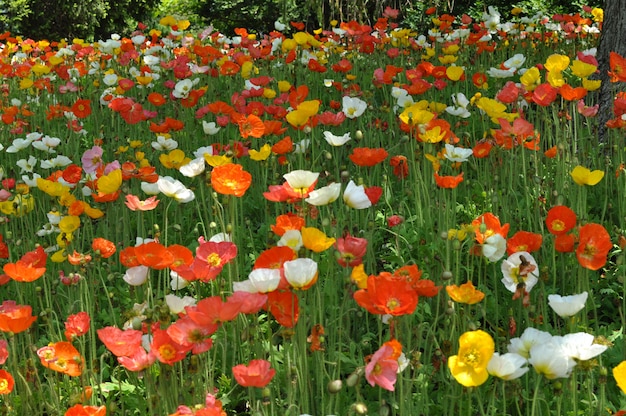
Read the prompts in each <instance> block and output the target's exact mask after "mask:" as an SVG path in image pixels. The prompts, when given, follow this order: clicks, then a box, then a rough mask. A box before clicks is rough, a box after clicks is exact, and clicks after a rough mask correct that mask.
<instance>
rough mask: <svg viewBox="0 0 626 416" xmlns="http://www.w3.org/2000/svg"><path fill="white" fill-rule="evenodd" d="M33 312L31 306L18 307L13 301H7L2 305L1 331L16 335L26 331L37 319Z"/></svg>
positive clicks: (0, 309) (0, 314)
mask: <svg viewBox="0 0 626 416" xmlns="http://www.w3.org/2000/svg"><path fill="white" fill-rule="evenodd" d="M32 312H33V309H32V308H31V306H30V305H17V304H16V303H15V301H13V300H5V301H4V302H2V305H0V331H3V332H12V333H14V334H17V333H19V332H23V331H26V330H27V329H28V328H30V326H31V325H32V323H33V322H35V320H36V319H37V317H36V316H33V315H32Z"/></svg>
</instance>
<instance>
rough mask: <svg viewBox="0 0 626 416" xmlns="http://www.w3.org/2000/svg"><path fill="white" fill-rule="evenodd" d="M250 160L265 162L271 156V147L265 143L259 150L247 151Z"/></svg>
mask: <svg viewBox="0 0 626 416" xmlns="http://www.w3.org/2000/svg"><path fill="white" fill-rule="evenodd" d="M248 154H249V155H250V159H252V160H254V161H257V162H260V161H263V160H266V159H267V158H268V157H270V155H271V154H272V146H270V145H269V143H265V144H264V145H263V146H262V147H261V148H260V149H259V150H254V149H250V150H249V151H248Z"/></svg>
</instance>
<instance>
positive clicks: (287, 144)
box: [272, 136, 293, 155]
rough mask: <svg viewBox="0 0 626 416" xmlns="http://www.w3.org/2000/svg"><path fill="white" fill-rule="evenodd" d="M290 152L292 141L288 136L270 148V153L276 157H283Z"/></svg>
mask: <svg viewBox="0 0 626 416" xmlns="http://www.w3.org/2000/svg"><path fill="white" fill-rule="evenodd" d="M292 151H293V141H292V140H291V137H290V136H285V137H284V138H282V139H281V140H279V141H277V142H276V143H274V145H273V146H272V152H273V153H275V154H277V155H284V154H285V153H291V152H292Z"/></svg>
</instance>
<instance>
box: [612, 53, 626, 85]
mask: <svg viewBox="0 0 626 416" xmlns="http://www.w3.org/2000/svg"><path fill="white" fill-rule="evenodd" d="M609 67H610V69H611V70H610V71H609V75H610V76H611V82H626V58H624V57H622V56H621V55H620V54H618V53H617V52H611V53H610V54H609Z"/></svg>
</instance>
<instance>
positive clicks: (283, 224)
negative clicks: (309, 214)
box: [270, 213, 305, 237]
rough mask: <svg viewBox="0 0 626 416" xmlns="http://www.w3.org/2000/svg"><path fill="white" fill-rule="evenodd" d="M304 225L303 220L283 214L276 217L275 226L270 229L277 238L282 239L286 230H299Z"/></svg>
mask: <svg viewBox="0 0 626 416" xmlns="http://www.w3.org/2000/svg"><path fill="white" fill-rule="evenodd" d="M304 224H305V221H304V218H302V217H300V216H298V215H296V214H293V213H288V214H283V215H279V216H278V217H276V225H271V226H270V228H271V229H272V231H273V232H274V234H276V235H277V236H279V237H282V235H283V234H285V232H286V231H288V230H300V229H301V228H302V227H303V226H304Z"/></svg>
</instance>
